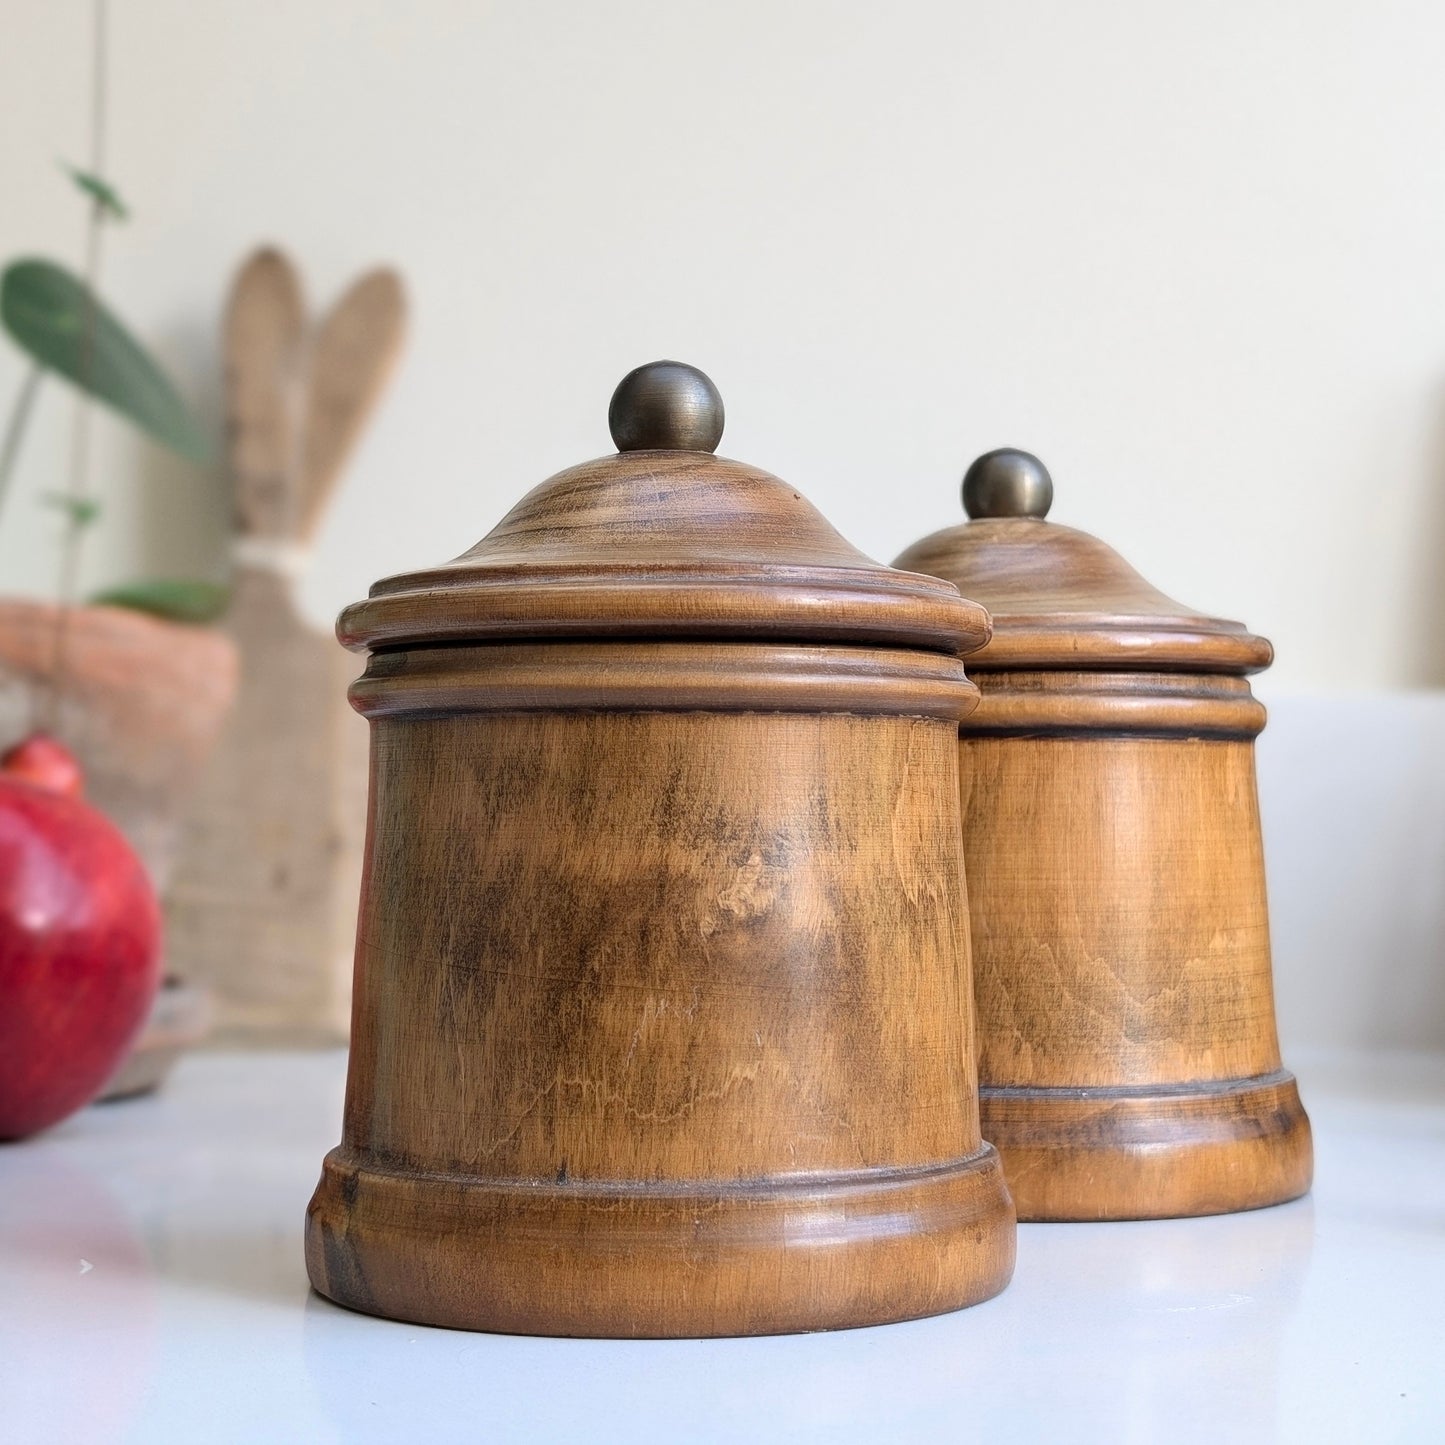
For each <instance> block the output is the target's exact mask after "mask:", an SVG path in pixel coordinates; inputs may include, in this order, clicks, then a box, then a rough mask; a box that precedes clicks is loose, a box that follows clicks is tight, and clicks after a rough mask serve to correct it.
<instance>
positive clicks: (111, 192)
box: [60, 161, 130, 221]
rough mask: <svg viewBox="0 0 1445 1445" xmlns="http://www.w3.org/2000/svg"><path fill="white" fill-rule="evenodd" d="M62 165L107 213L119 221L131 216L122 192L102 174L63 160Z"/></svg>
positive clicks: (72, 178) (71, 177)
mask: <svg viewBox="0 0 1445 1445" xmlns="http://www.w3.org/2000/svg"><path fill="white" fill-rule="evenodd" d="M60 165H61V168H62V169H63V170H64V171H65V172H66V174H67V175H69V177H70V179H71V180H73V181H74V182H75V184H76V185H77V186H79V187H80V189H81V190H82V191H84V192H85V194H86V195H87V196H89V197H90V199H91V200H92V201H94V202H96V204H97V205H99V207H100V209H101V210H102V211H104V212H105V214H106V215H108V216H111V217H113V218H114V219H115V220H117V221H124V220H127V219H128V218H129V216H130V210H129V208H128V207H127V206H126V203H125V202H124V201H123V200H121V198H120V192H119V191H117V190H116V188H115V187H114V186H113V185H111V184H110V182H109V181H107V180H103V179H102V178H101V177H100V176H97V175H92V174H91V172H90V171H83V170H81V169H80V168H79V167H77V166H72V165H68V164H67V163H66V162H65V161H61V163H60Z"/></svg>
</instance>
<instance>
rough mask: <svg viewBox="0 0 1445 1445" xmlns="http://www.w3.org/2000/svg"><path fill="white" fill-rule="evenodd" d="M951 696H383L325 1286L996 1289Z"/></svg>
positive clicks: (561, 1297) (320, 1226) (441, 1317)
mask: <svg viewBox="0 0 1445 1445" xmlns="http://www.w3.org/2000/svg"><path fill="white" fill-rule="evenodd" d="M491 650H492V649H486V648H481V649H476V650H475V652H476V653H477V654H478V655H477V657H476V658H475V659H474V663H473V665H474V666H475V668H476V669H477V673H476V676H474V678H473V679H472V685H473V687H474V688H476V689H479V690H484V688H485V667H486V658H485V656H484V655H485V654H486V653H487V652H489V651H491ZM562 661H563V662H564V663H565V659H564V660H562ZM963 705H966V704H961V706H963ZM956 726H957V724H956V720H947V719H936V718H919V717H901V716H894V717H859V716H850V715H847V714H844V713H838V714H833V715H813V714H810V713H808V712H773V713H752V712H736V713H720V712H704V711H695V712H627V711H615V712H571V711H563V710H558V711H550V712H528V713H517V712H504V711H503V712H487V711H479V712H471V713H467V714H463V715H460V716H432V715H427V714H425V713H422V714H420V715H418V714H410V715H408V714H405V713H401V714H398V713H396V712H389V711H386V710H384V709H383V710H380V711H379V712H378V715H377V716H376V717H375V720H374V721H373V761H372V804H371V817H370V825H369V831H368V846H367V859H366V882H365V885H364V890H363V897H362V905H361V918H360V924H359V930H358V944H357V959H356V994H355V1005H354V1019H353V1045H352V1059H351V1070H350V1076H349V1082H348V1091H347V1106H346V1119H345V1127H344V1132H343V1141H342V1144H341V1147H340V1149H339V1150H337V1151H335V1152H334V1153H333V1154H332V1155H331V1156H329V1158H328V1160H327V1162H326V1166H325V1169H324V1171H323V1175H322V1180H321V1184H320V1185H319V1187H318V1190H317V1193H316V1197H315V1199H314V1200H313V1202H312V1206H311V1210H310V1213H309V1215H308V1224H307V1261H308V1268H309V1270H310V1273H311V1278H312V1281H313V1283H314V1284H315V1285H316V1287H317V1288H318V1289H319V1290H321V1291H322V1292H323V1293H325V1294H327V1295H329V1296H330V1297H331V1298H333V1299H336V1300H338V1301H339V1302H341V1303H343V1304H348V1305H351V1306H352V1307H354V1308H357V1309H362V1310H367V1311H371V1312H373V1313H378V1314H385V1315H392V1316H397V1317H400V1318H405V1319H412V1320H419V1321H422V1322H427V1323H435V1324H445V1325H452V1326H462V1327H467V1328H474V1329H495V1330H507V1331H523V1332H528V1333H546V1334H587V1335H619V1336H676V1335H715V1334H753V1333H763V1332H770V1331H781V1330H797V1329H817V1328H828V1327H837V1326H845V1325H859V1324H869V1323H877V1322H881V1321H884V1320H894V1319H902V1318H909V1317H913V1316H918V1315H924V1314H930V1313H935V1312H938V1311H942V1310H948V1309H954V1308H957V1307H959V1306H961V1305H965V1304H969V1303H971V1302H974V1301H976V1300H979V1299H983V1298H985V1297H987V1296H989V1295H991V1294H993V1293H995V1292H996V1291H997V1290H999V1289H1001V1288H1002V1287H1003V1285H1004V1284H1005V1283H1006V1282H1007V1280H1008V1277H1009V1274H1010V1272H1011V1270H1012V1263H1013V1211H1012V1206H1011V1203H1010V1201H1009V1198H1008V1194H1007V1191H1006V1189H1005V1187H1004V1185H1003V1181H1002V1174H1001V1171H1000V1170H999V1168H998V1163H997V1158H996V1156H995V1154H994V1152H993V1151H992V1150H991V1149H990V1148H988V1146H986V1145H985V1144H983V1142H982V1140H981V1138H980V1135H979V1130H978V1121H977V1108H976V1089H975V1080H974V1067H973V1058H974V1054H973V1039H972V1031H973V1015H972V1006H971V1000H970V991H969V975H968V953H967V933H966V929H965V926H964V919H965V909H966V903H965V899H964V894H963V889H962V872H961V868H962V859H961V843H960V837H959V833H958V819H957V815H956V813H955V812H954V810H953V807H952V806H949V805H945V806H940V804H939V789H938V784H939V780H940V778H942V779H945V780H946V781H947V783H948V795H949V796H950V797H954V798H956V793H954V792H953V789H954V787H955V785H956V781H957V778H956V746H957V745H956Z"/></svg>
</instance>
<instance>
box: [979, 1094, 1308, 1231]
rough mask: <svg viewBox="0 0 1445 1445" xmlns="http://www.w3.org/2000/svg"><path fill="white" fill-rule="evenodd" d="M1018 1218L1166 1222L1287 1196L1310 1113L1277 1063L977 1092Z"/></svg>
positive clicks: (1302, 1179)
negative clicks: (1153, 1079)
mask: <svg viewBox="0 0 1445 1445" xmlns="http://www.w3.org/2000/svg"><path fill="white" fill-rule="evenodd" d="M979 1108H980V1112H981V1124H982V1129H983V1134H984V1137H985V1138H986V1139H988V1140H989V1142H990V1143H992V1144H993V1145H994V1146H995V1148H997V1149H998V1151H999V1154H1000V1155H1001V1156H1002V1158H1003V1162H1004V1170H1005V1173H1006V1174H1007V1176H1008V1183H1009V1189H1010V1190H1011V1192H1012V1193H1013V1196H1014V1201H1015V1203H1016V1205H1017V1207H1018V1217H1019V1218H1020V1219H1021V1220H1089V1219H1175V1218H1181V1217H1184V1216H1190V1215H1199V1214H1228V1213H1232V1212H1233V1211H1235V1210H1241V1209H1260V1208H1263V1207H1264V1206H1266V1205H1270V1204H1283V1203H1284V1202H1285V1201H1286V1200H1289V1199H1296V1198H1298V1197H1299V1196H1300V1195H1301V1194H1304V1193H1305V1192H1306V1191H1307V1190H1308V1189H1309V1187H1310V1179H1311V1176H1312V1174H1313V1168H1314V1165H1313V1149H1312V1144H1311V1138H1310V1124H1309V1119H1308V1118H1307V1117H1306V1116H1305V1111H1304V1109H1303V1107H1301V1105H1300V1099H1299V1091H1298V1089H1297V1088H1296V1087H1295V1081H1294V1075H1293V1074H1290V1073H1288V1072H1287V1071H1286V1070H1283V1069H1281V1070H1279V1071H1278V1072H1276V1073H1272V1074H1261V1075H1258V1076H1256V1077H1254V1078H1248V1079H1232V1080H1226V1081H1222V1082H1219V1083H1199V1084H1184V1085H1163V1086H1159V1085H1156V1086H1150V1087H1142V1088H1078V1089H1070V1088H983V1089H981V1090H980V1091H979Z"/></svg>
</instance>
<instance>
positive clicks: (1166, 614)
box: [893, 448, 1274, 673]
mask: <svg viewBox="0 0 1445 1445" xmlns="http://www.w3.org/2000/svg"><path fill="white" fill-rule="evenodd" d="M1053 492H1054V488H1053V482H1052V480H1051V479H1050V477H1049V474H1048V472H1047V470H1046V469H1045V468H1044V465H1043V463H1042V462H1040V461H1039V460H1038V458H1037V457H1034V456H1031V455H1030V454H1029V453H1028V452H1021V451H1015V450H1014V449H1012V448H1003V449H1001V450H999V451H994V452H988V453H987V454H985V455H984V456H982V457H980V458H979V459H978V460H977V461H976V462H974V464H973V465H972V466H971V467H970V468H969V469H968V472H967V474H966V475H965V477H964V480H963V501H964V508H965V510H966V511H967V512H968V515H969V517H970V518H971V519H972V520H970V521H968V522H965V523H963V524H961V525H959V526H956V527H947V528H945V529H944V530H943V531H941V532H935V533H933V535H932V536H930V537H925V538H924V539H923V540H922V541H921V542H915V543H914V544H913V546H911V547H909V548H908V549H907V551H905V552H904V553H903V554H902V555H901V556H900V557H899V558H898V559H897V560H896V561H895V562H894V564H893V565H894V566H895V567H903V568H907V569H908V570H910V571H917V572H929V573H932V574H933V575H934V576H935V577H943V578H946V579H947V580H948V581H950V582H952V583H953V584H954V585H955V586H956V587H958V589H959V590H960V591H961V592H962V593H963V594H964V595H965V596H967V597H971V598H973V599H975V600H976V601H978V602H980V603H982V604H983V606H985V607H986V608H988V610H989V612H990V613H991V614H992V617H993V639H992V641H990V642H989V644H988V645H987V646H986V647H985V648H983V649H982V650H980V651H979V652H978V653H977V654H976V655H975V657H974V658H972V659H971V662H972V664H973V665H974V666H975V667H978V668H1007V669H1021V670H1022V669H1040V670H1053V669H1072V668H1079V669H1114V668H1120V669H1136V668H1137V669H1142V670H1152V671H1184V672H1223V673H1248V672H1257V671H1259V669H1260V668H1263V667H1268V666H1269V663H1270V660H1271V659H1272V657H1273V655H1274V653H1273V649H1272V648H1271V647H1270V645H1269V643H1268V642H1267V641H1266V640H1265V639H1264V638H1263V637H1256V636H1255V635H1254V634H1253V633H1250V632H1248V631H1246V629H1245V628H1244V626H1243V624H1242V623H1238V622H1229V621H1226V620H1224V619H1222V618H1217V617H1208V616H1206V615H1205V614H1203V613H1200V612H1196V611H1194V610H1193V609H1192V608H1189V607H1185V606H1184V605H1183V604H1182V603H1179V602H1175V601H1174V600H1173V599H1172V598H1170V597H1166V596H1165V595H1164V593H1162V592H1160V591H1159V590H1158V589H1157V588H1156V587H1153V586H1151V585H1150V583H1148V582H1147V581H1145V580H1144V578H1143V577H1141V576H1140V575H1139V573H1138V572H1136V571H1135V570H1134V569H1133V568H1132V567H1131V566H1130V565H1129V564H1128V563H1127V562H1126V561H1125V560H1124V559H1123V558H1122V557H1121V556H1120V555H1119V554H1118V553H1117V552H1116V551H1115V550H1114V549H1113V548H1112V547H1110V546H1109V545H1108V544H1107V543H1105V542H1101V541H1100V540H1099V539H1098V538H1097V537H1091V536H1090V535H1089V534H1088V533H1087V532H1077V531H1075V530H1074V529H1073V528H1072V527H1061V526H1059V525H1058V523H1056V522H1048V521H1045V520H1044V518H1045V516H1046V515H1047V513H1048V510H1049V506H1050V504H1051V503H1052V501H1053Z"/></svg>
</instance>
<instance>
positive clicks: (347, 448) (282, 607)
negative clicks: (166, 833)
mask: <svg viewBox="0 0 1445 1445" xmlns="http://www.w3.org/2000/svg"><path fill="white" fill-rule="evenodd" d="M404 311H405V302H404V298H403V294H402V289H401V283H400V281H399V279H398V278H397V276H396V275H395V274H394V273H393V272H391V271H386V270H378V271H372V272H369V273H367V274H366V275H365V276H363V277H361V278H360V280H358V281H357V282H356V283H355V284H354V285H353V286H352V287H351V288H349V289H348V291H347V292H346V294H345V295H344V296H343V297H342V298H341V300H340V301H338V303H337V304H336V306H335V307H333V309H332V311H331V312H330V314H329V315H328V316H327V317H326V318H325V320H324V321H323V322H322V323H321V325H320V327H319V329H317V331H316V333H315V335H314V336H313V334H312V328H311V327H310V326H309V325H308V322H307V318H306V316H305V311H304V305H303V301H302V296H301V285H300V281H299V278H298V277H297V274H296V271H295V268H294V267H293V266H292V264H291V263H290V261H289V260H287V258H286V257H285V256H284V255H282V254H281V253H280V252H279V251H276V250H274V249H269V248H268V249H265V250H262V251H258V252H257V253H256V254H255V255H253V256H252V257H251V258H250V259H249V260H247V261H246V263H245V264H244V265H243V266H242V267H241V269H240V271H239V273H238V274H237V277H236V281H235V284H234V287H233V291H232V296H231V300H230V305H229V307H228V310H227V318H226V385H227V421H228V427H229V453H230V464H231V471H232V480H233V483H234V486H235V492H236V514H237V526H238V536H237V538H236V542H235V549H236V556H235V571H234V575H233V582H232V592H231V602H230V606H229V608H228V610H227V613H226V616H225V618H224V620H223V622H222V624H221V625H222V627H223V628H224V629H225V631H226V633H227V635H228V636H229V637H230V638H231V639H232V640H233V641H234V643H235V646H236V648H237V649H238V651H239V652H240V655H241V687H240V696H239V700H238V705H237V709H236V713H235V716H234V717H233V719H232V722H231V726H230V727H229V728H228V729H227V731H226V733H225V735H224V737H223V738H222V740H221V744H220V746H219V747H218V749H217V751H216V756H215V758H214V760H213V763H212V766H211V769H210V772H209V774H208V776H207V778H206V780H205V784H204V788H203V791H202V793H201V796H200V797H199V798H198V799H197V802H196V805H195V807H194V809H193V811H192V817H191V824H190V838H189V846H188V848H187V850H186V855H185V857H184V859H183V860H182V865H181V868H180V870H179V875H178V877H177V880H176V889H175V895H174V898H173V900H172V910H171V912H172V917H171V926H170V938H171V948H172V959H173V962H174V963H175V966H176V967H178V968H179V969H181V970H182V972H184V973H185V974H186V976H188V977H192V978H197V979H200V980H202V981H204V982H205V983H207V984H208V985H210V987H211V989H212V991H213V994H214V997H215V1000H216V1008H217V1025H218V1026H217V1032H218V1034H219V1035H220V1036H221V1037H223V1038H227V1039H230V1040H233V1041H241V1042H247V1043H266V1044H276V1043H297V1042H300V1043H318V1042H319V1043H342V1042H344V1041H345V1039H346V1028H347V1019H348V1016H349V1012H350V988H351V953H352V946H353V942H354V921H355V904H356V890H357V887H358V886H359V882H360V877H361V848H362V841H363V833H364V826H365V816H366V756H367V738H366V727H365V725H364V724H363V723H362V722H361V721H360V720H359V719H358V718H357V717H356V716H355V715H354V714H353V713H352V712H351V711H350V710H349V709H348V708H347V706H346V703H345V694H346V686H347V683H348V682H349V681H350V680H351V679H352V678H353V677H354V676H355V674H356V671H357V664H356V662H355V660H354V659H351V658H348V657H347V655H346V654H345V652H343V651H342V650H341V649H340V648H339V647H338V646H337V644H336V641H335V639H334V637H333V636H332V635H331V633H330V632H329V631H325V632H323V631H321V630H319V629H318V628H316V627H315V626H313V625H312V624H311V623H310V622H309V621H308V620H307V619H306V618H305V617H304V616H303V614H302V611H301V608H300V606H299V605H298V601H297V582H298V579H299V576H300V574H301V572H302V571H304V568H305V566H306V562H307V556H308V554H307V549H306V544H307V543H308V542H309V541H310V539H311V536H312V534H313V532H314V531H315V529H316V526H317V523H318V521H319V519H320V517H321V515H322V511H323V508H324V506H325V504H326V501H327V500H328V498H329V496H330V494H331V491H332V489H333V487H334V486H335V485H336V481H337V478H338V475H339V472H340V469H341V467H342V466H343V465H344V463H345V461H346V458H347V456H348V455H349V454H350V452H351V450H352V448H353V447H354V445H355V443H356V440H357V437H358V435H359V432H360V430H361V428H362V426H363V424H364V423H365V421H366V419H367V417H368V416H369V415H370V412H371V410H372V408H373V407H374V405H375V403H376V400H377V398H378V396H379V394H380V390H381V388H382V386H383V385H384V383H385V381H386V379H387V377H388V376H389V375H390V373H391V370H392V368H393V366H394V364H395V361H396V356H397V352H398V350H399V348H400V345H401V340H402V333H403V330H404Z"/></svg>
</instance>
